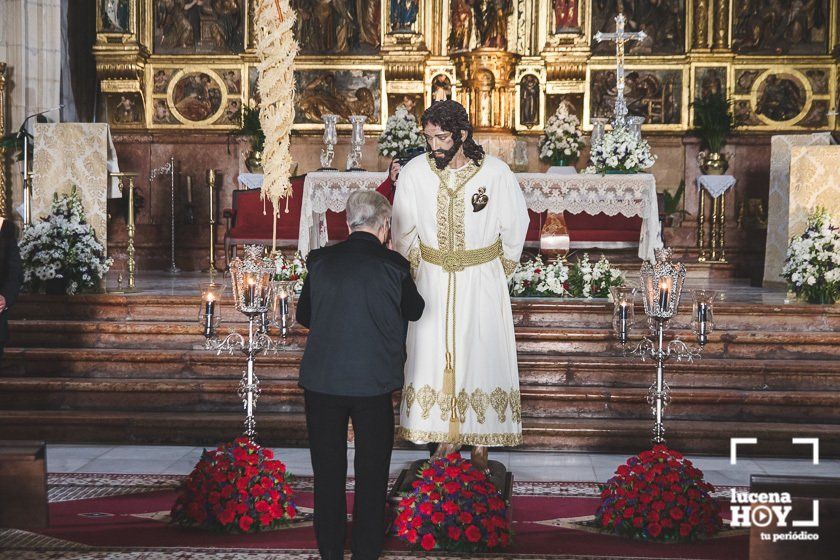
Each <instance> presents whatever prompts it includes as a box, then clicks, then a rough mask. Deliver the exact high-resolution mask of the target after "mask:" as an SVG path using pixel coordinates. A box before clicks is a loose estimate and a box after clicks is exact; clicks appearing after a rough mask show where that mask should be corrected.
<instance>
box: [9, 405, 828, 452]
mask: <svg viewBox="0 0 840 560" xmlns="http://www.w3.org/2000/svg"><path fill="white" fill-rule="evenodd" d="M650 428H651V421H650V420H647V419H645V420H638V419H581V418H575V419H563V420H556V419H541V418H525V419H524V423H523V436H524V444H523V446H522V447H523V448H528V449H546V450H549V449H550V450H553V451H565V450H569V451H598V452H613V453H627V454H633V453H637V452H638V451H639V449H643V448H645V447H647V446H649V445H650V436H649V433H650ZM241 430H242V415H241V414H234V413H188V412H159V413H150V412H147V413H143V414H140V415H138V414H135V413H132V412H123V411H38V412H37V413H33V411H28V410H14V411H6V410H0V432H2V433H3V434H4V437H7V438H10V439H42V440H45V441H47V442H50V443H60V442H74V443H82V442H90V443H106V442H108V443H110V442H119V443H122V444H128V443H150V444H151V443H168V444H189V445H215V444H217V443H218V442H219V441H222V440H226V439H230V438H232V437H234V436H236V435H238V434H239V433H240V432H241ZM666 430H667V431H666V435H667V438H668V444H669V445H670V446H672V447H673V448H675V449H679V450H681V451H682V452H684V453H698V454H702V453H707V454H715V455H724V456H728V455H729V452H730V438H731V437H757V438H758V439H759V444H758V445H755V446H752V445H751V446H744V447H745V448H744V449H743V451H742V452H741V451H740V450H739V455H740V456H775V457H804V456H805V455H807V453H805V452H803V449H802V446H794V445H792V444H791V438H793V437H817V438H820V455H821V457H825V458H836V457H840V426H838V425H832V424H819V423H814V424H790V423H774V422H749V421H743V422H740V421H739V422H716V423H709V422H706V421H692V420H673V421H666ZM257 431H258V433H259V440H260V441H261V442H262V443H264V444H266V445H275V446H281V445H282V446H295V445H300V446H306V445H307V436H306V423H305V421H304V418H303V416H302V415H300V414H277V413H262V414H258V416H257ZM397 443H398V446H400V447H411V445H410V444H408V443H406V442H402V441H400V442H397Z"/></svg>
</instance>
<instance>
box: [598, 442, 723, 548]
mask: <svg viewBox="0 0 840 560" xmlns="http://www.w3.org/2000/svg"><path fill="white" fill-rule="evenodd" d="M714 489H715V488H714V486H712V485H711V484H708V483H707V482H705V481H704V480H703V472H702V471H700V469H698V468H696V467H694V466H693V465H692V464H691V461H689V460H688V459H685V458H684V457H683V456H682V455H681V454H680V453H677V452H676V451H673V450H671V449H668V448H667V447H666V446H664V445H655V446H654V447H653V449H652V450H650V451H643V452H642V453H640V454H639V455H637V456H635V457H630V458H629V459H627V463H626V464H624V465H621V466H620V467H618V469H616V472H615V476H613V477H612V478H611V479H610V480H608V481H607V483H606V485H604V487H603V488H602V492H601V505H600V506H599V507H598V511H597V512H596V513H595V521H596V523H597V524H598V525H599V526H601V527H604V528H606V529H609V530H611V531H613V532H614V533H616V534H619V535H625V536H629V537H633V538H638V539H644V540H655V541H670V542H682V541H691V540H696V539H700V538H704V537H710V536H712V535H714V534H715V533H717V532H718V531H720V529H721V527H722V525H723V520H722V518H721V515H720V505H719V504H718V503H717V502H716V501H715V500H714V498H712V496H711V493H712V492H714Z"/></svg>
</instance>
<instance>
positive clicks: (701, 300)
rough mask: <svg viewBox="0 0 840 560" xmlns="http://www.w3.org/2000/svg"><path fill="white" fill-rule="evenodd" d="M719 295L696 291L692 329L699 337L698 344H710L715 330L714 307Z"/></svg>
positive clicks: (692, 308)
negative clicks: (716, 297) (710, 335)
mask: <svg viewBox="0 0 840 560" xmlns="http://www.w3.org/2000/svg"><path fill="white" fill-rule="evenodd" d="M716 295H717V294H716V293H715V292H714V290H694V303H693V304H692V307H691V329H692V330H693V331H694V334H696V335H697V342H698V343H699V344H700V345H701V346H703V345H705V344H706V343H707V342H709V334H710V333H711V332H712V331H713V330H714V328H715V321H714V311H713V308H712V305H713V303H714V300H715V296H716Z"/></svg>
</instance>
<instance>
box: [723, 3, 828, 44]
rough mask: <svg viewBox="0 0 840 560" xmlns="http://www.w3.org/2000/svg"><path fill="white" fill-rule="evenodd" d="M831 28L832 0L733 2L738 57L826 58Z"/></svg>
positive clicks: (733, 28) (733, 39)
mask: <svg viewBox="0 0 840 560" xmlns="http://www.w3.org/2000/svg"><path fill="white" fill-rule="evenodd" d="M829 28H830V21H829V0H796V1H785V2H783V1H781V0H733V13H732V50H734V51H735V52H736V53H741V54H792V55H814V54H827V53H828V36H829Z"/></svg>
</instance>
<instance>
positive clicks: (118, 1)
mask: <svg viewBox="0 0 840 560" xmlns="http://www.w3.org/2000/svg"><path fill="white" fill-rule="evenodd" d="M130 22H131V0H99V30H100V31H104V32H106V33H130V32H131V29H130Z"/></svg>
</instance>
